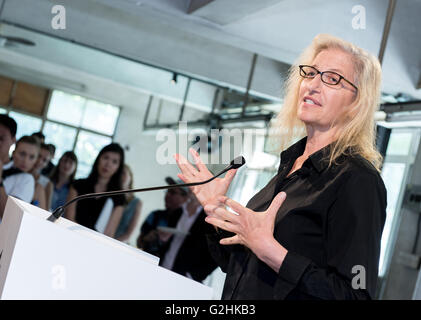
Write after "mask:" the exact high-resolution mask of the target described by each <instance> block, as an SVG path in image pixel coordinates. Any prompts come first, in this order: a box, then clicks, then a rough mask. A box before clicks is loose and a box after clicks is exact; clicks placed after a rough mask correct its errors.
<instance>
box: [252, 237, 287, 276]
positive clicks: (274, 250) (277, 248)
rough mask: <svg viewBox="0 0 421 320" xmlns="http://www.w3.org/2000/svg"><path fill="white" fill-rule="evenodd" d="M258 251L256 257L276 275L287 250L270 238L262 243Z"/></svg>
mask: <svg viewBox="0 0 421 320" xmlns="http://www.w3.org/2000/svg"><path fill="white" fill-rule="evenodd" d="M259 251H260V252H258V254H256V255H257V257H258V258H259V259H260V260H262V261H263V262H264V263H266V264H267V265H268V266H269V267H270V268H271V269H272V270H274V271H275V272H276V273H278V272H279V269H280V267H281V265H282V263H283V261H284V259H285V257H286V255H287V253H288V250H287V249H285V248H284V247H283V246H282V245H281V244H280V243H279V242H278V241H276V240H275V238H273V237H272V238H271V239H268V240H267V241H265V242H264V244H263V246H262V247H261V249H260V250H259Z"/></svg>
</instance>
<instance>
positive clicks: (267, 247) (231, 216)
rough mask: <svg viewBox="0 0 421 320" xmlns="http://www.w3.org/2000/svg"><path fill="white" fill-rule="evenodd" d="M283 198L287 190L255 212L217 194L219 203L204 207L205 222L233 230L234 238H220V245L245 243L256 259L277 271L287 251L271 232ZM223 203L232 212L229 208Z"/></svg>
mask: <svg viewBox="0 0 421 320" xmlns="http://www.w3.org/2000/svg"><path fill="white" fill-rule="evenodd" d="M285 198H286V193H285V192H280V193H278V194H277V195H276V197H275V198H274V199H273V200H272V203H271V204H270V206H269V208H268V209H267V210H266V211H263V212H256V211H253V210H251V209H249V208H246V207H244V206H242V205H241V204H239V203H238V202H236V201H234V200H232V199H230V198H227V197H225V196H220V197H218V199H217V200H218V201H219V204H209V205H207V206H205V208H204V209H205V211H206V213H207V214H208V216H207V217H206V222H208V223H210V224H212V225H214V226H215V227H218V228H221V229H224V230H227V231H230V232H233V233H235V236H233V237H230V238H224V239H222V240H221V241H220V244H223V245H231V244H242V245H244V246H247V247H248V248H249V249H250V250H251V251H253V252H254V254H255V255H256V256H257V257H258V258H259V259H261V260H262V261H264V262H266V263H267V264H268V265H269V266H270V267H272V268H273V269H274V270H275V271H277V270H279V267H280V265H281V264H282V261H283V259H284V257H285V255H286V253H287V250H286V249H285V248H284V247H282V246H281V245H280V244H279V243H278V242H277V241H276V240H275V238H274V237H273V231H274V227H275V218H276V214H277V212H278V210H279V208H280V207H281V206H282V204H283V202H284V200H285ZM225 206H227V207H229V208H231V209H232V210H234V212H235V213H234V212H231V211H228V210H227V209H226V208H225Z"/></svg>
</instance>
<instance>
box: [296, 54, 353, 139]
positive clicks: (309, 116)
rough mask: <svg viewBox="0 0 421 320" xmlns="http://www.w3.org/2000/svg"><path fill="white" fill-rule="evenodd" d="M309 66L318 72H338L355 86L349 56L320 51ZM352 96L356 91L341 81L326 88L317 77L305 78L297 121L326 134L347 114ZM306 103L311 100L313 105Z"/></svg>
mask: <svg viewBox="0 0 421 320" xmlns="http://www.w3.org/2000/svg"><path fill="white" fill-rule="evenodd" d="M311 65H312V66H313V67H315V68H316V69H317V70H319V71H321V72H323V71H334V72H337V73H339V74H340V75H342V76H343V77H344V78H346V79H347V80H349V81H351V82H352V83H353V82H354V66H353V63H352V59H351V56H350V55H349V54H348V53H345V52H343V51H342V50H339V49H328V50H324V51H321V52H320V53H319V54H318V55H317V56H316V58H315V59H314V61H313V63H312V64H311ZM355 95H356V93H355V89H354V88H353V87H352V86H351V85H350V84H349V83H347V82H346V81H344V80H343V79H342V80H341V81H340V82H339V84H337V85H328V84H325V83H323V82H322V80H321V77H320V74H319V75H317V76H316V77H314V78H313V79H308V78H304V79H303V80H302V82H301V86H300V92H299V101H298V118H299V119H300V120H302V121H303V122H304V123H305V124H306V125H307V126H311V127H313V129H315V130H322V131H326V130H328V129H329V128H330V125H331V124H332V123H333V121H334V120H335V119H337V118H340V116H341V115H342V113H343V112H344V111H346V107H347V106H348V105H350V104H351V103H352V102H353V100H354V97H355ZM306 100H307V102H306ZM308 100H312V101H313V102H314V104H313V103H311V102H308Z"/></svg>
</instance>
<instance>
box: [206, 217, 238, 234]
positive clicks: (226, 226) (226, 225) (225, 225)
mask: <svg viewBox="0 0 421 320" xmlns="http://www.w3.org/2000/svg"><path fill="white" fill-rule="evenodd" d="M205 221H206V222H207V223H209V224H211V225H214V226H215V227H218V228H220V229H223V230H226V231H230V232H234V233H237V232H238V230H237V228H236V226H235V225H233V224H232V223H231V222H229V221H225V220H221V219H218V218H216V217H214V216H207V217H206V218H205Z"/></svg>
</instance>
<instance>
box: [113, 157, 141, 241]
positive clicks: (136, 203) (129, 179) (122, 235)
mask: <svg viewBox="0 0 421 320" xmlns="http://www.w3.org/2000/svg"><path fill="white" fill-rule="evenodd" d="M122 189H123V190H127V189H133V172H132V170H131V169H130V167H129V166H128V165H127V164H125V165H124V169H123V177H122ZM125 197H126V201H127V206H126V207H125V208H124V211H123V215H122V217H121V220H120V224H119V225H118V228H117V231H116V233H115V238H116V239H117V240H120V241H128V240H129V238H130V236H131V235H132V233H133V231H134V229H135V228H136V226H137V222H138V220H139V217H140V211H141V209H142V201H141V200H140V199H139V198H137V197H135V196H134V193H127V194H126V195H125Z"/></svg>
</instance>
